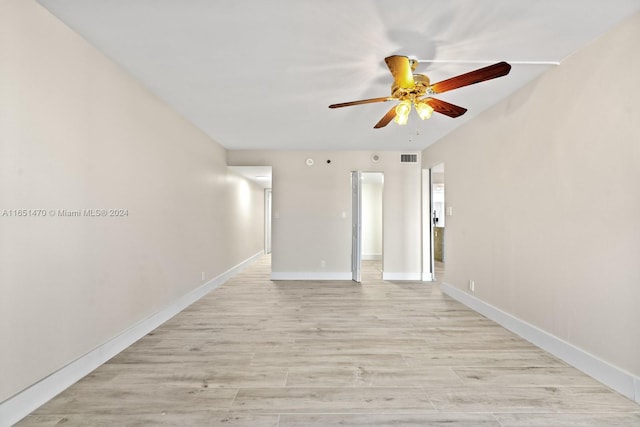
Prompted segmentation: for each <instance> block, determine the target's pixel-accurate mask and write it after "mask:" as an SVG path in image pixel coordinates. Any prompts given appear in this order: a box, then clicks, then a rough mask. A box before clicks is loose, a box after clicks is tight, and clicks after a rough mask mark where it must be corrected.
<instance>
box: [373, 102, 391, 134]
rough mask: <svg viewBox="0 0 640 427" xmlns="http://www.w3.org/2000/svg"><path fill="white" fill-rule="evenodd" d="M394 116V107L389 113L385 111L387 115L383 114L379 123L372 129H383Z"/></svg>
mask: <svg viewBox="0 0 640 427" xmlns="http://www.w3.org/2000/svg"><path fill="white" fill-rule="evenodd" d="M395 116H396V107H395V106H394V107H393V108H391V109H390V110H389V111H387V114H385V115H384V117H383V118H381V119H380V121H379V122H378V123H376V125H375V126H374V127H373V128H374V129H380V128H383V127H385V126H386V125H388V124H389V122H391V120H393V118H394V117H395Z"/></svg>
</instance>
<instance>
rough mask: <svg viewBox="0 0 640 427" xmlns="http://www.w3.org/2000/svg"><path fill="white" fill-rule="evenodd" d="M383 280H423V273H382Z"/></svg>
mask: <svg viewBox="0 0 640 427" xmlns="http://www.w3.org/2000/svg"><path fill="white" fill-rule="evenodd" d="M382 280H417V281H421V280H422V273H393V272H386V271H383V272H382Z"/></svg>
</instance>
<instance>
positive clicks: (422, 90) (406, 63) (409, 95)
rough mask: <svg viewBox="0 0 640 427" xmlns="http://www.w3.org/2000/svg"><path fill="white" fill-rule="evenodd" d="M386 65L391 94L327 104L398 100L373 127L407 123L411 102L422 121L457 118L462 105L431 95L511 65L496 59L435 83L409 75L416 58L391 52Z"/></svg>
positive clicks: (506, 71) (493, 75)
mask: <svg viewBox="0 0 640 427" xmlns="http://www.w3.org/2000/svg"><path fill="white" fill-rule="evenodd" d="M384 61H385V62H386V63H387V67H389V70H390V71H391V74H392V75H393V84H392V85H391V96H387V97H382V98H371V99H362V100H360V101H351V102H343V103H340V104H331V105H329V108H341V107H349V106H351V105H360V104H371V103H374V102H386V101H400V102H399V103H398V104H397V105H396V106H394V107H393V108H391V109H390V110H389V111H388V112H387V114H385V115H384V117H382V119H380V121H379V122H378V123H376V125H375V126H374V128H375V129H379V128H381V127H385V126H386V125H388V124H389V122H391V120H393V121H395V122H396V123H398V124H399V125H405V124H407V121H408V119H409V113H410V112H411V106H412V105H413V106H414V107H415V109H416V112H417V113H418V116H420V118H421V119H422V120H424V119H428V118H429V117H431V114H432V113H433V112H434V111H435V112H436V113H440V114H444V115H445V116H449V117H453V118H455V117H459V116H461V115H463V114H464V113H466V112H467V109H466V108H463V107H459V106H457V105H454V104H450V103H448V102H445V101H442V100H440V99H436V98H434V97H433V95H435V94H439V93H443V92H447V91H450V90H453V89H457V88H460V87H463V86H469V85H472V84H475V83H480V82H483V81H486V80H491V79H495V78H497V77H502V76H506V75H507V74H509V71H510V70H511V65H509V64H507V63H506V62H498V63H496V64H493V65H489V66H488V67H484V68H479V69H477V70H474V71H470V72H468V73H465V74H460V75H459V76H455V77H451V78H450V79H447V80H443V81H441V82H438V83H434V84H431V83H430V81H429V77H427V76H425V75H424V74H413V72H414V71H415V69H416V67H417V66H418V60H417V59H412V58H409V57H407V56H400V55H393V56H388V57H386V58H385V59H384Z"/></svg>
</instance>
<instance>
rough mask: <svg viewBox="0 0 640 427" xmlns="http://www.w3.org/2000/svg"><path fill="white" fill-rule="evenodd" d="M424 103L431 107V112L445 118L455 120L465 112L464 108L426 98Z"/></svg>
mask: <svg viewBox="0 0 640 427" xmlns="http://www.w3.org/2000/svg"><path fill="white" fill-rule="evenodd" d="M425 101H426V103H427V104H429V105H431V107H432V108H433V111H435V112H436V113H440V114H444V115H445V116H449V117H453V118H456V117H460V116H461V115H463V114H464V113H466V112H467V109H466V108H463V107H460V106H458V105H454V104H450V103H448V102H445V101H442V100H440V99H436V98H427V99H425Z"/></svg>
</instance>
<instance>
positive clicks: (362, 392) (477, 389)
mask: <svg viewBox="0 0 640 427" xmlns="http://www.w3.org/2000/svg"><path fill="white" fill-rule="evenodd" d="M269 261H270V260H269V257H268V256H265V257H263V258H262V259H261V260H260V261H258V262H257V263H255V264H254V265H252V266H251V267H249V268H248V269H247V270H245V271H244V272H243V273H241V274H240V275H238V276H236V277H235V278H233V279H232V280H230V281H228V282H227V283H225V284H224V285H222V286H221V287H219V288H218V289H216V290H214V291H213V292H211V293H210V294H209V295H207V296H206V297H204V298H203V299H202V300H200V301H198V302H197V303H195V304H194V305H192V306H191V307H189V308H188V309H187V310H185V311H184V312H182V313H180V314H179V315H177V316H176V317H174V318H173V319H171V320H170V321H168V322H167V323H166V324H164V325H163V326H161V327H160V328H158V329H157V330H155V331H153V332H152V333H150V334H148V335H147V336H145V337H144V338H143V339H141V340H140V341H138V342H137V343H136V344H134V345H133V346H131V347H130V348H128V349H127V350H125V351H123V352H122V353H121V354H119V355H118V356H116V357H115V358H113V359H112V360H111V361H109V362H108V363H106V364H105V365H103V366H102V367H100V368H99V369H97V370H96V371H94V372H93V373H92V374H90V375H89V376H87V377H86V378H84V379H83V380H81V381H80V382H78V383H77V384H75V385H74V386H72V387H71V388H69V389H68V390H66V391H65V392H63V393H62V394H60V395H59V396H58V397H56V398H55V399H53V400H51V401H50V402H49V403H47V404H46V405H44V406H42V407H41V408H39V409H38V410H36V411H35V412H34V413H33V414H31V415H30V416H28V417H27V418H25V419H24V420H23V421H22V422H20V423H19V424H18V425H20V426H52V425H65V426H70V425H83V426H93V425H99V426H168V425H176V426H229V427H237V426H251V427H262V426H264V427H267V426H269V427H293V426H296V427H309V426H323V427H324V426H337V425H340V426H396V427H399V426H405V427H406V426H445V425H446V426H458V427H460V426H469V427H489V426H494V427H534V426H535V427H542V426H544V427H547V426H574V427H577V426H582V427H585V426H599V427H600V426H605V427H610V426H625V427H628V426H640V406H638V405H637V404H635V403H633V402H632V401H630V400H628V399H626V398H624V397H622V396H620V395H618V394H617V393H615V392H613V391H612V390H610V389H609V388H607V387H605V386H603V385H601V384H599V383H598V382H596V381H594V380H592V379H591V378H589V377H588V376H586V375H584V374H582V373H580V372H579V371H577V370H576V369H574V368H572V367H570V366H568V365H566V364H565V363H563V362H562V361H560V360H558V359H556V358H555V357H553V356H551V355H549V354H548V353H546V352H544V351H542V350H540V349H538V348H537V347H535V346H533V345H531V344H530V343H528V342H526V341H524V340H522V339H520V338H518V337H517V336H515V335H514V334H512V333H510V332H508V331H506V330H505V329H503V328H502V327H500V326H498V325H496V324H495V323H493V322H492V321H490V320H488V319H486V318H485V317H483V316H481V315H479V314H477V313H475V312H473V311H471V310H469V309H468V308H466V307H464V306H463V305H461V304H459V303H458V302H456V301H454V300H452V299H450V298H448V297H447V296H444V295H443V294H442V292H441V291H440V288H439V286H438V283H420V282H383V281H382V280H381V279H380V267H379V263H377V262H365V265H364V273H363V278H364V279H363V283H362V284H361V285H358V284H355V283H353V282H323V281H314V282H272V281H270V280H269V271H270V266H269ZM439 267H441V265H440V266H439ZM440 273H441V271H440ZM438 276H439V277H442V274H439V275H438Z"/></svg>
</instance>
